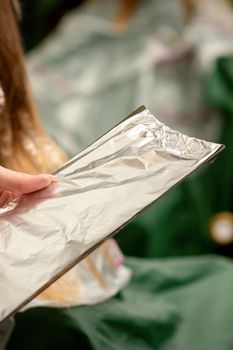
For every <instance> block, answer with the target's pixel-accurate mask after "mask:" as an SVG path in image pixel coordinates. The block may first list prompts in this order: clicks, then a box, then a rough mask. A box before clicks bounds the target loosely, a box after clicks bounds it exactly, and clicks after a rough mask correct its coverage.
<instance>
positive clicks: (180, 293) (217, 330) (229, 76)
mask: <svg viewBox="0 0 233 350" xmlns="http://www.w3.org/2000/svg"><path fill="white" fill-rule="evenodd" d="M206 84H207V87H208V89H207V90H206V91H207V92H208V94H207V98H208V100H209V103H210V104H213V105H215V107H218V109H219V110H220V111H221V113H222V118H223V119H222V121H223V126H222V136H221V140H220V141H221V142H223V143H225V144H226V146H227V148H226V151H225V152H224V153H223V154H222V155H221V156H220V157H219V160H218V161H216V163H215V164H214V165H213V166H209V167H208V168H206V169H205V171H203V172H202V173H201V174H200V175H199V176H198V177H196V178H195V179H192V180H190V181H188V182H186V183H185V184H182V185H180V186H179V187H177V188H176V189H175V190H174V191H173V192H171V193H169V194H167V195H166V201H165V200H161V202H160V203H158V205H157V206H156V208H157V209H156V210H154V209H153V210H151V211H148V212H147V213H146V214H145V216H144V217H141V218H139V219H138V220H137V221H136V222H134V223H133V224H132V225H131V226H128V227H127V228H126V230H125V234H124V232H122V234H121V237H120V241H121V245H122V246H123V248H124V250H125V251H126V250H128V251H129V252H130V253H132V254H138V255H139V254H141V249H142V248H143V254H142V255H145V256H153V255H154V254H161V255H163V254H164V255H165V254H174V255H175V254H178V253H180V252H184V251H185V253H187V254H188V252H193V250H194V249H195V251H196V253H200V252H204V251H205V250H206V251H208V250H209V249H210V244H211V243H210V242H209V240H208V239H207V233H206V226H207V222H208V218H209V216H211V215H212V214H214V213H215V212H218V211H221V210H232V198H233V197H232V169H233V167H232V165H233V164H232V162H233V157H232V143H233V139H232V131H233V121H232V112H233V104H232V94H231V91H232V87H233V59H232V58H229V57H228V58H222V59H220V60H219V61H218V62H217V63H216V69H215V71H214V72H213V74H211V76H209V78H208V79H207V81H206ZM155 217H156V222H157V220H158V222H159V223H157V224H156V225H157V226H156V227H153V231H150V227H151V226H152V225H155V222H154V220H155ZM183 227H186V228H187V227H188V231H185V232H184V231H183ZM130 230H131V233H130ZM156 231H159V232H162V233H163V235H161V237H159V235H155V234H154V233H155V232H156ZM197 232H201V235H197V234H196V233H197ZM129 235H131V238H129ZM130 239H131V241H130ZM133 242H135V244H134V243H133ZM136 242H137V244H136ZM137 245H140V251H139V250H138V248H137ZM126 262H127V264H128V266H130V267H131V269H132V271H133V278H132V280H131V282H130V283H129V285H128V286H127V287H126V288H124V289H123V290H122V291H121V292H120V293H119V294H118V295H117V296H115V297H114V298H112V299H110V300H108V301H106V302H104V303H102V304H98V305H94V306H82V307H77V308H68V309H59V310H58V309H51V308H34V309H30V310H28V311H26V312H22V313H18V314H17V315H16V328H15V330H14V332H13V335H12V337H11V339H10V342H9V344H8V346H7V350H16V349H17V350H31V349H33V350H50V349H56V350H59V349H61V350H63V349H67V350H77V349H82V350H88V349H94V350H105V349H108V350H137V349H138V350H152V349H163V350H187V349H189V350H202V349H203V350H219V349H221V350H231V349H232V348H233V333H232V327H233V313H232V311H231V310H232V308H233V298H232V290H233V278H232V276H233V266H232V263H231V261H230V260H227V259H225V258H220V257H218V256H200V257H189V258H188V257H187V258H184V257H183V258H169V259H168V258H166V259H148V258H147V259H140V258H128V259H127V261H126Z"/></svg>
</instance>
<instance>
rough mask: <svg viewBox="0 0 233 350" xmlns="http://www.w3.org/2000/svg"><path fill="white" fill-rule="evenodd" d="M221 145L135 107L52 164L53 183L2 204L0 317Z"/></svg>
mask: <svg viewBox="0 0 233 350" xmlns="http://www.w3.org/2000/svg"><path fill="white" fill-rule="evenodd" d="M222 148H223V146H222V145H219V144H214V143H210V142H206V141H203V140H199V139H196V138H192V137H188V136H186V135H183V134H181V133H179V132H177V131H174V130H171V129H170V128H168V127H167V126H165V125H163V124H162V123H160V122H159V121H158V120H157V119H155V117H154V116H153V115H152V114H151V113H150V112H149V111H148V110H147V109H146V108H144V107H141V108H140V109H138V110H137V111H136V112H134V113H133V114H132V115H131V116H130V117H128V118H127V119H126V120H124V121H123V122H122V123H120V124H119V125H117V126H116V127H114V128H113V129H112V130H111V131H109V132H108V133H107V134H105V135H104V136H103V137H101V138H100V139H99V140H97V141H96V142H95V143H93V144H92V145H91V146H89V147H88V148H87V149H85V150H84V151H83V152H81V153H80V154H79V155H77V156H76V157H74V158H73V159H71V160H70V161H69V162H67V163H66V164H64V165H63V166H62V167H61V168H60V169H59V170H58V171H56V173H55V174H54V175H55V176H56V177H57V180H58V184H57V185H56V186H55V185H51V186H49V187H48V188H47V189H44V190H42V191H38V192H35V193H32V194H29V195H23V196H22V197H21V198H20V199H19V200H18V201H17V202H15V203H10V205H9V207H8V208H5V212H4V213H3V214H2V215H1V217H0V321H2V320H4V319H5V318H7V317H8V316H10V315H11V314H13V313H14V312H16V311H17V310H19V309H20V308H22V307H23V306H25V305H26V304H27V303H28V302H29V301H30V300H32V299H33V298H34V297H35V296H36V295H38V294H39V293H40V292H41V291H42V290H44V289H45V288H46V287H48V286H49V285H50V284H52V283H53V282H54V281H55V280H56V279H57V278H59V277H60V276H62V275H63V274H64V273H65V272H66V271H68V270H69V269H70V268H71V267H73V266H74V265H75V264H77V263H78V262H80V261H81V260H82V259H83V258H84V257H85V256H87V255H88V254H89V253H90V252H91V251H92V250H94V249H95V248H96V247H97V246H99V245H100V244H101V243H103V242H104V241H105V240H106V239H107V238H108V237H110V236H112V235H113V234H115V233H116V232H117V231H118V230H119V229H120V228H122V227H123V226H124V225H126V224H127V223H128V222H129V221H130V220H132V218H134V217H135V215H137V214H138V213H140V212H141V211H142V210H143V209H144V208H146V207H147V206H148V205H150V204H151V203H153V202H154V201H156V200H157V199H158V198H159V197H161V196H162V195H163V194H164V193H166V192H167V191H168V190H169V189H170V188H172V187H173V186H174V185H176V184H177V183H179V182H180V181H181V180H182V179H184V178H185V177H186V176H187V175H189V174H190V173H192V172H193V171H194V170H195V169H197V168H198V167H199V166H200V165H201V164H203V163H205V162H207V161H209V160H210V159H212V158H214V157H215V156H216V155H217V153H218V152H219V151H220V150H221V149H222ZM7 210H8V211H7Z"/></svg>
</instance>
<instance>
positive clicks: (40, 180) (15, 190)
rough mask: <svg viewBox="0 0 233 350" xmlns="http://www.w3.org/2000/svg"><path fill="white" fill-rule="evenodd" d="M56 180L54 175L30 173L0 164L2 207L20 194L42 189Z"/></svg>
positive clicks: (0, 199) (0, 200)
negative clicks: (20, 171)
mask: <svg viewBox="0 0 233 350" xmlns="http://www.w3.org/2000/svg"><path fill="white" fill-rule="evenodd" d="M53 181H54V178H53V176H52V175H49V174H40V175H28V174H24V173H19V172H16V171H13V170H9V169H6V168H4V167H1V166H0V207H4V205H5V204H6V203H8V202H9V201H11V200H13V199H14V198H15V197H17V196H18V195H20V194H25V193H31V192H34V191H38V190H41V189H43V188H45V187H47V186H49V185H50V184H51V182H53Z"/></svg>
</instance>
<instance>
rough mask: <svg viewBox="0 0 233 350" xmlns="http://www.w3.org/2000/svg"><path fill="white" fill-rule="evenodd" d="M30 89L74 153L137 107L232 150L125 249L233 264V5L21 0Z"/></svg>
mask: <svg viewBox="0 0 233 350" xmlns="http://www.w3.org/2000/svg"><path fill="white" fill-rule="evenodd" d="M21 4H22V10H23V11H22V12H23V17H22V20H21V22H20V26H21V31H22V34H23V41H24V47H25V50H26V51H27V63H28V70H29V74H30V78H31V85H32V88H33V91H34V94H35V97H36V100H37V104H38V108H39V112H40V115H41V118H42V119H43V122H44V125H45V127H46V129H47V131H48V133H49V134H50V135H51V136H52V137H53V138H54V139H55V141H56V142H57V143H58V144H59V145H60V146H62V147H63V149H64V150H65V151H66V152H67V153H68V154H69V155H70V156H73V155H75V154H77V153H78V152H79V151H81V150H82V149H83V148H85V147H86V146H88V145H89V144H90V143H92V142H93V141H95V139H96V138H98V137H99V136H101V135H102V134H103V133H105V132H106V131H107V130H109V129H110V128H112V127H113V126H114V125H115V124H117V123H118V122H119V121H121V120H122V119H124V118H125V117H126V116H127V115H128V114H129V113H131V112H132V111H133V110H134V109H136V108H137V107H139V106H140V105H142V104H143V105H145V106H146V107H147V108H148V109H149V110H150V111H151V112H152V113H153V114H154V115H155V116H157V118H158V119H159V120H160V121H162V122H164V123H166V124H167V125H169V126H170V127H172V128H176V129H178V130H179V131H182V132H184V133H187V134H189V135H190V136H196V137H200V138H204V139H206V140H210V141H216V142H220V143H224V144H225V145H226V149H225V151H224V152H223V153H222V154H221V155H220V156H219V157H218V159H217V160H216V161H215V163H214V164H212V165H208V166H206V167H204V168H203V169H202V170H201V171H198V172H197V173H195V174H194V175H192V176H191V177H190V178H189V179H187V180H186V181H184V182H183V183H181V184H180V185H179V186H177V187H176V188H175V189H173V190H172V191H170V192H169V193H168V194H166V196H165V197H163V198H162V199H161V200H160V201H159V202H157V203H156V204H155V205H154V206H152V207H151V208H150V209H148V210H146V212H145V213H143V214H142V215H140V216H139V217H138V218H137V219H136V220H134V222H132V223H131V224H130V225H128V226H127V227H126V228H125V229H123V230H122V231H121V232H120V233H119V234H118V235H117V237H116V238H117V240H118V242H119V244H120V247H121V248H122V250H123V252H124V253H125V254H127V255H131V256H141V257H166V256H185V255H200V254H206V253H207V254H209V253H218V254H221V255H225V256H228V257H233V213H232V212H233V153H232V151H233V95H232V91H233V3H232V1H230V0H172V1H171V0H162V1H161V0H141V1H140V0H92V1H78V0H22V1H21Z"/></svg>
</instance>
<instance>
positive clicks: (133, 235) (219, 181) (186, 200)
mask: <svg viewBox="0 0 233 350" xmlns="http://www.w3.org/2000/svg"><path fill="white" fill-rule="evenodd" d="M205 85H206V88H205V94H206V100H207V101H208V103H209V105H210V106H211V107H214V108H216V109H217V110H218V111H219V112H220V113H221V118H222V120H221V124H222V127H221V133H220V137H219V140H218V141H219V143H223V144H225V145H226V149H225V150H224V151H223V152H222V153H221V154H220V156H219V157H217V159H216V161H215V163H214V164H212V165H208V166H206V167H205V168H204V169H203V170H202V171H201V172H199V174H198V175H197V176H193V177H191V179H188V180H187V181H185V182H183V183H181V184H180V185H179V186H178V187H176V188H175V189H173V190H172V191H170V192H169V193H167V194H166V196H165V197H164V198H162V199H161V200H160V201H159V202H157V203H156V205H155V206H153V207H151V208H150V209H149V210H147V211H146V212H145V213H143V215H140V216H139V217H138V219H136V220H135V221H134V222H133V223H132V224H130V225H128V226H127V227H126V228H125V229H123V231H121V232H120V234H119V235H118V236H117V240H118V242H119V243H120V246H121V248H122V250H123V252H124V253H125V254H126V255H136V256H144V257H153V256H175V255H189V254H204V253H208V252H210V251H213V252H216V251H217V250H218V247H217V245H216V244H214V243H213V242H212V241H211V240H210V237H209V235H208V224H209V220H210V219H211V218H212V216H213V215H214V214H216V213H218V212H221V211H233V156H232V151H233V94H232V91H233V57H223V58H220V59H219V60H217V61H216V63H215V69H214V70H213V72H212V73H211V74H209V76H208V77H207V78H206V82H205ZM158 233H159V234H158ZM161 233H162V234H161ZM139 242H140V244H139ZM232 254H233V252H232Z"/></svg>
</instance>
